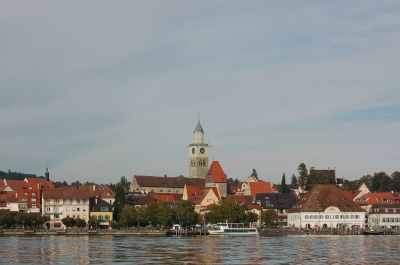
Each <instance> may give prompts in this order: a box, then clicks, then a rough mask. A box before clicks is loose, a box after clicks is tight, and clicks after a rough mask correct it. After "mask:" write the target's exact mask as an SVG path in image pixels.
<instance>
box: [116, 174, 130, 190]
mask: <svg viewBox="0 0 400 265" xmlns="http://www.w3.org/2000/svg"><path fill="white" fill-rule="evenodd" d="M118 186H122V188H123V190H124V193H127V192H128V191H129V186H130V183H129V182H128V180H127V179H126V178H125V176H122V177H121V180H120V181H119V182H118V183H117V188H118Z"/></svg>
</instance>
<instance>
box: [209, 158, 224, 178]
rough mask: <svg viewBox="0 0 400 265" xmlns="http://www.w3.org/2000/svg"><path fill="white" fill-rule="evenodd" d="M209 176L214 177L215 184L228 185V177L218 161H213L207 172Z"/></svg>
mask: <svg viewBox="0 0 400 265" xmlns="http://www.w3.org/2000/svg"><path fill="white" fill-rule="evenodd" d="M207 176H212V179H213V182H214V183H227V182H228V180H227V179H226V175H225V173H224V171H223V170H222V167H221V165H220V164H219V162H218V161H213V162H212V163H211V166H210V168H209V169H208V171H207Z"/></svg>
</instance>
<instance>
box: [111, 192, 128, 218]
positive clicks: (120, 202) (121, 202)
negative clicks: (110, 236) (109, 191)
mask: <svg viewBox="0 0 400 265" xmlns="http://www.w3.org/2000/svg"><path fill="white" fill-rule="evenodd" d="M113 206H114V220H116V221H118V220H119V214H120V213H121V212H122V209H123V208H124V207H125V193H124V188H123V186H122V185H118V184H117V189H116V191H115V200H114V205H113Z"/></svg>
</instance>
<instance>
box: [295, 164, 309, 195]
mask: <svg viewBox="0 0 400 265" xmlns="http://www.w3.org/2000/svg"><path fill="white" fill-rule="evenodd" d="M297 171H298V172H299V186H300V187H301V188H302V189H304V188H305V186H306V185H307V182H308V170H307V167H306V165H305V164H304V163H301V164H300V165H299V167H298V168H297Z"/></svg>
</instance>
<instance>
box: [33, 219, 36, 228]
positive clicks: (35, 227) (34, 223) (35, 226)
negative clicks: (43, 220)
mask: <svg viewBox="0 0 400 265" xmlns="http://www.w3.org/2000/svg"><path fill="white" fill-rule="evenodd" d="M32 223H33V229H35V228H36V226H35V223H36V222H35V221H32Z"/></svg>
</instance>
